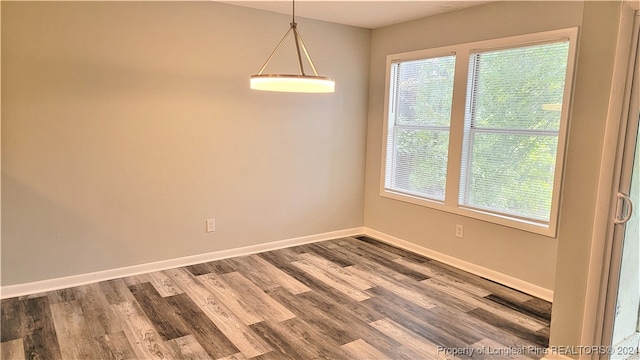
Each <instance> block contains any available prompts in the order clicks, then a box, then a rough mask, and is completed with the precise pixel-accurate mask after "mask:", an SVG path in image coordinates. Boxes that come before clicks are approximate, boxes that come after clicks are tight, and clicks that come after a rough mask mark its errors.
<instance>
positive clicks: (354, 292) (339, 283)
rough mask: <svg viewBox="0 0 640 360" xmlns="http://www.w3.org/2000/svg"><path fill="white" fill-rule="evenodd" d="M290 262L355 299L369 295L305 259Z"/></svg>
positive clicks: (359, 299)
mask: <svg viewBox="0 0 640 360" xmlns="http://www.w3.org/2000/svg"><path fill="white" fill-rule="evenodd" d="M292 264H293V265H294V266H296V267H298V268H300V269H301V270H303V271H305V272H306V273H308V274H309V275H311V276H313V277H314V278H316V279H318V281H322V282H323V283H325V284H327V285H329V286H331V287H333V288H335V289H337V290H338V291H340V292H342V293H344V294H346V295H347V296H349V297H351V298H352V299H354V300H356V301H362V300H366V299H368V298H369V295H367V294H366V293H365V292H363V291H362V290H360V289H358V288H356V287H355V286H353V285H351V284H350V283H348V282H346V281H344V280H342V279H340V278H338V277H337V276H333V275H332V274H331V273H329V272H328V271H325V270H324V269H322V268H321V267H318V266H316V265H314V264H312V263H310V262H308V261H306V260H298V261H295V262H293V263H292ZM356 276H357V275H356Z"/></svg>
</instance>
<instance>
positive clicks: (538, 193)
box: [459, 40, 569, 224]
mask: <svg viewBox="0 0 640 360" xmlns="http://www.w3.org/2000/svg"><path fill="white" fill-rule="evenodd" d="M568 50H569V41H568V40H566V41H560V42H554V43H547V44H540V45H534V46H525V47H518V48H510V49H504V50H497V51H486V52H474V53H471V54H470V61H469V74H468V82H467V86H468V89H467V109H466V113H465V133H464V142H463V156H462V168H461V174H462V176H461V181H460V192H459V195H460V199H459V203H460V205H462V206H466V207H470V208H474V209H479V210H484V211H489V212H494V213H497V214H504V215H509V216H514V217H516V218H522V219H525V220H528V221H533V222H541V223H545V224H546V223H548V222H549V218H550V213H551V203H552V195H553V188H554V174H555V169H556V154H557V148H558V133H559V130H560V120H561V116H560V115H561V113H560V109H561V108H562V103H563V94H564V91H565V78H566V71H567V56H568Z"/></svg>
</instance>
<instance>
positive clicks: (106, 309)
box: [74, 283, 122, 336]
mask: <svg viewBox="0 0 640 360" xmlns="http://www.w3.org/2000/svg"><path fill="white" fill-rule="evenodd" d="M74 292H75V296H76V299H78V303H79V304H80V307H81V308H82V313H83V315H84V318H85V319H86V323H87V326H88V328H89V331H90V333H91V336H102V335H107V334H111V333H115V332H118V331H121V330H122V327H121V325H120V321H119V320H118V317H117V316H116V315H115V314H114V310H113V308H111V306H110V303H109V301H108V300H107V297H106V296H105V295H104V293H103V292H102V288H101V287H100V286H99V284H97V283H94V284H89V285H82V286H78V287H76V288H74Z"/></svg>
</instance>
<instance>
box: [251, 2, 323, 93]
mask: <svg viewBox="0 0 640 360" xmlns="http://www.w3.org/2000/svg"><path fill="white" fill-rule="evenodd" d="M289 34H293V39H294V42H295V44H296V53H297V58H298V68H299V71H300V72H299V74H295V75H293V74H264V73H263V72H264V70H265V69H266V68H267V65H269V62H270V61H271V59H272V58H273V56H274V55H275V54H276V53H277V52H278V50H279V49H280V47H281V46H282V44H283V43H284V41H285V40H286V39H287V37H289ZM301 49H302V52H301V51H300V50H301ZM302 53H304V55H305V57H306V59H307V61H308V62H309V65H311V70H312V71H313V75H307V74H306V73H305V71H304V65H303V63H302ZM250 85H251V89H254V90H265V91H281V92H304V93H331V92H334V91H335V81H333V79H332V78H330V77H326V76H320V75H318V70H317V69H316V66H315V64H314V63H313V60H311V56H310V55H309V51H308V50H307V47H306V46H305V44H304V40H302V36H300V32H299V31H298V24H297V23H296V3H295V0H293V11H292V20H291V23H290V27H289V30H288V31H287V32H286V33H285V34H284V36H283V37H282V40H280V42H279V43H278V45H277V46H276V48H275V49H274V50H273V52H271V55H269V57H268V58H267V61H265V63H264V65H262V68H260V71H258V73H257V74H256V75H252V76H251V80H250Z"/></svg>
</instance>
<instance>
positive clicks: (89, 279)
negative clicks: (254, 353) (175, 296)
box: [0, 227, 364, 299]
mask: <svg viewBox="0 0 640 360" xmlns="http://www.w3.org/2000/svg"><path fill="white" fill-rule="evenodd" d="M363 233H364V228H363V227H356V228H351V229H344V230H337V231H330V232H326V233H321V234H314V235H307V236H300V237H296V238H291V239H286V240H277V241H272V242H268V243H263V244H256V245H249V246H244V247H240V248H235V249H228V250H220V251H214V252H210V253H205V254H197V255H191V256H185V257H180V258H175V259H168V260H161V261H155V262H150V263H145V264H138V265H132V266H125V267H121V268H116V269H109V270H102V271H96V272H91V273H86V274H79V275H71V276H65V277H61V278H54V279H47V280H41V281H34V282H29V283H24V284H17V285H8V286H1V287H0V299H7V298H11V297H16V296H23V295H29V294H37V293H42V292H47V291H52V290H58V289H65V288H69V287H74V286H81V285H86V284H90V283H94V282H99V281H105V280H111V279H117V278H121V277H126V276H133V275H140V274H145V273H149V272H154V271H161V270H167V269H173V268H177V267H182V266H188V265H194V264H199V263H203V262H209V261H215V260H222V259H227V258H230V257H237V256H244V255H251V254H256V253H261V252H265V251H271V250H277V249H282V248H287V247H291V246H296V245H303V244H308V243H313V242H318V241H324V240H331V239H336V238H341V237H347V236H356V235H362V234H363Z"/></svg>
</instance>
